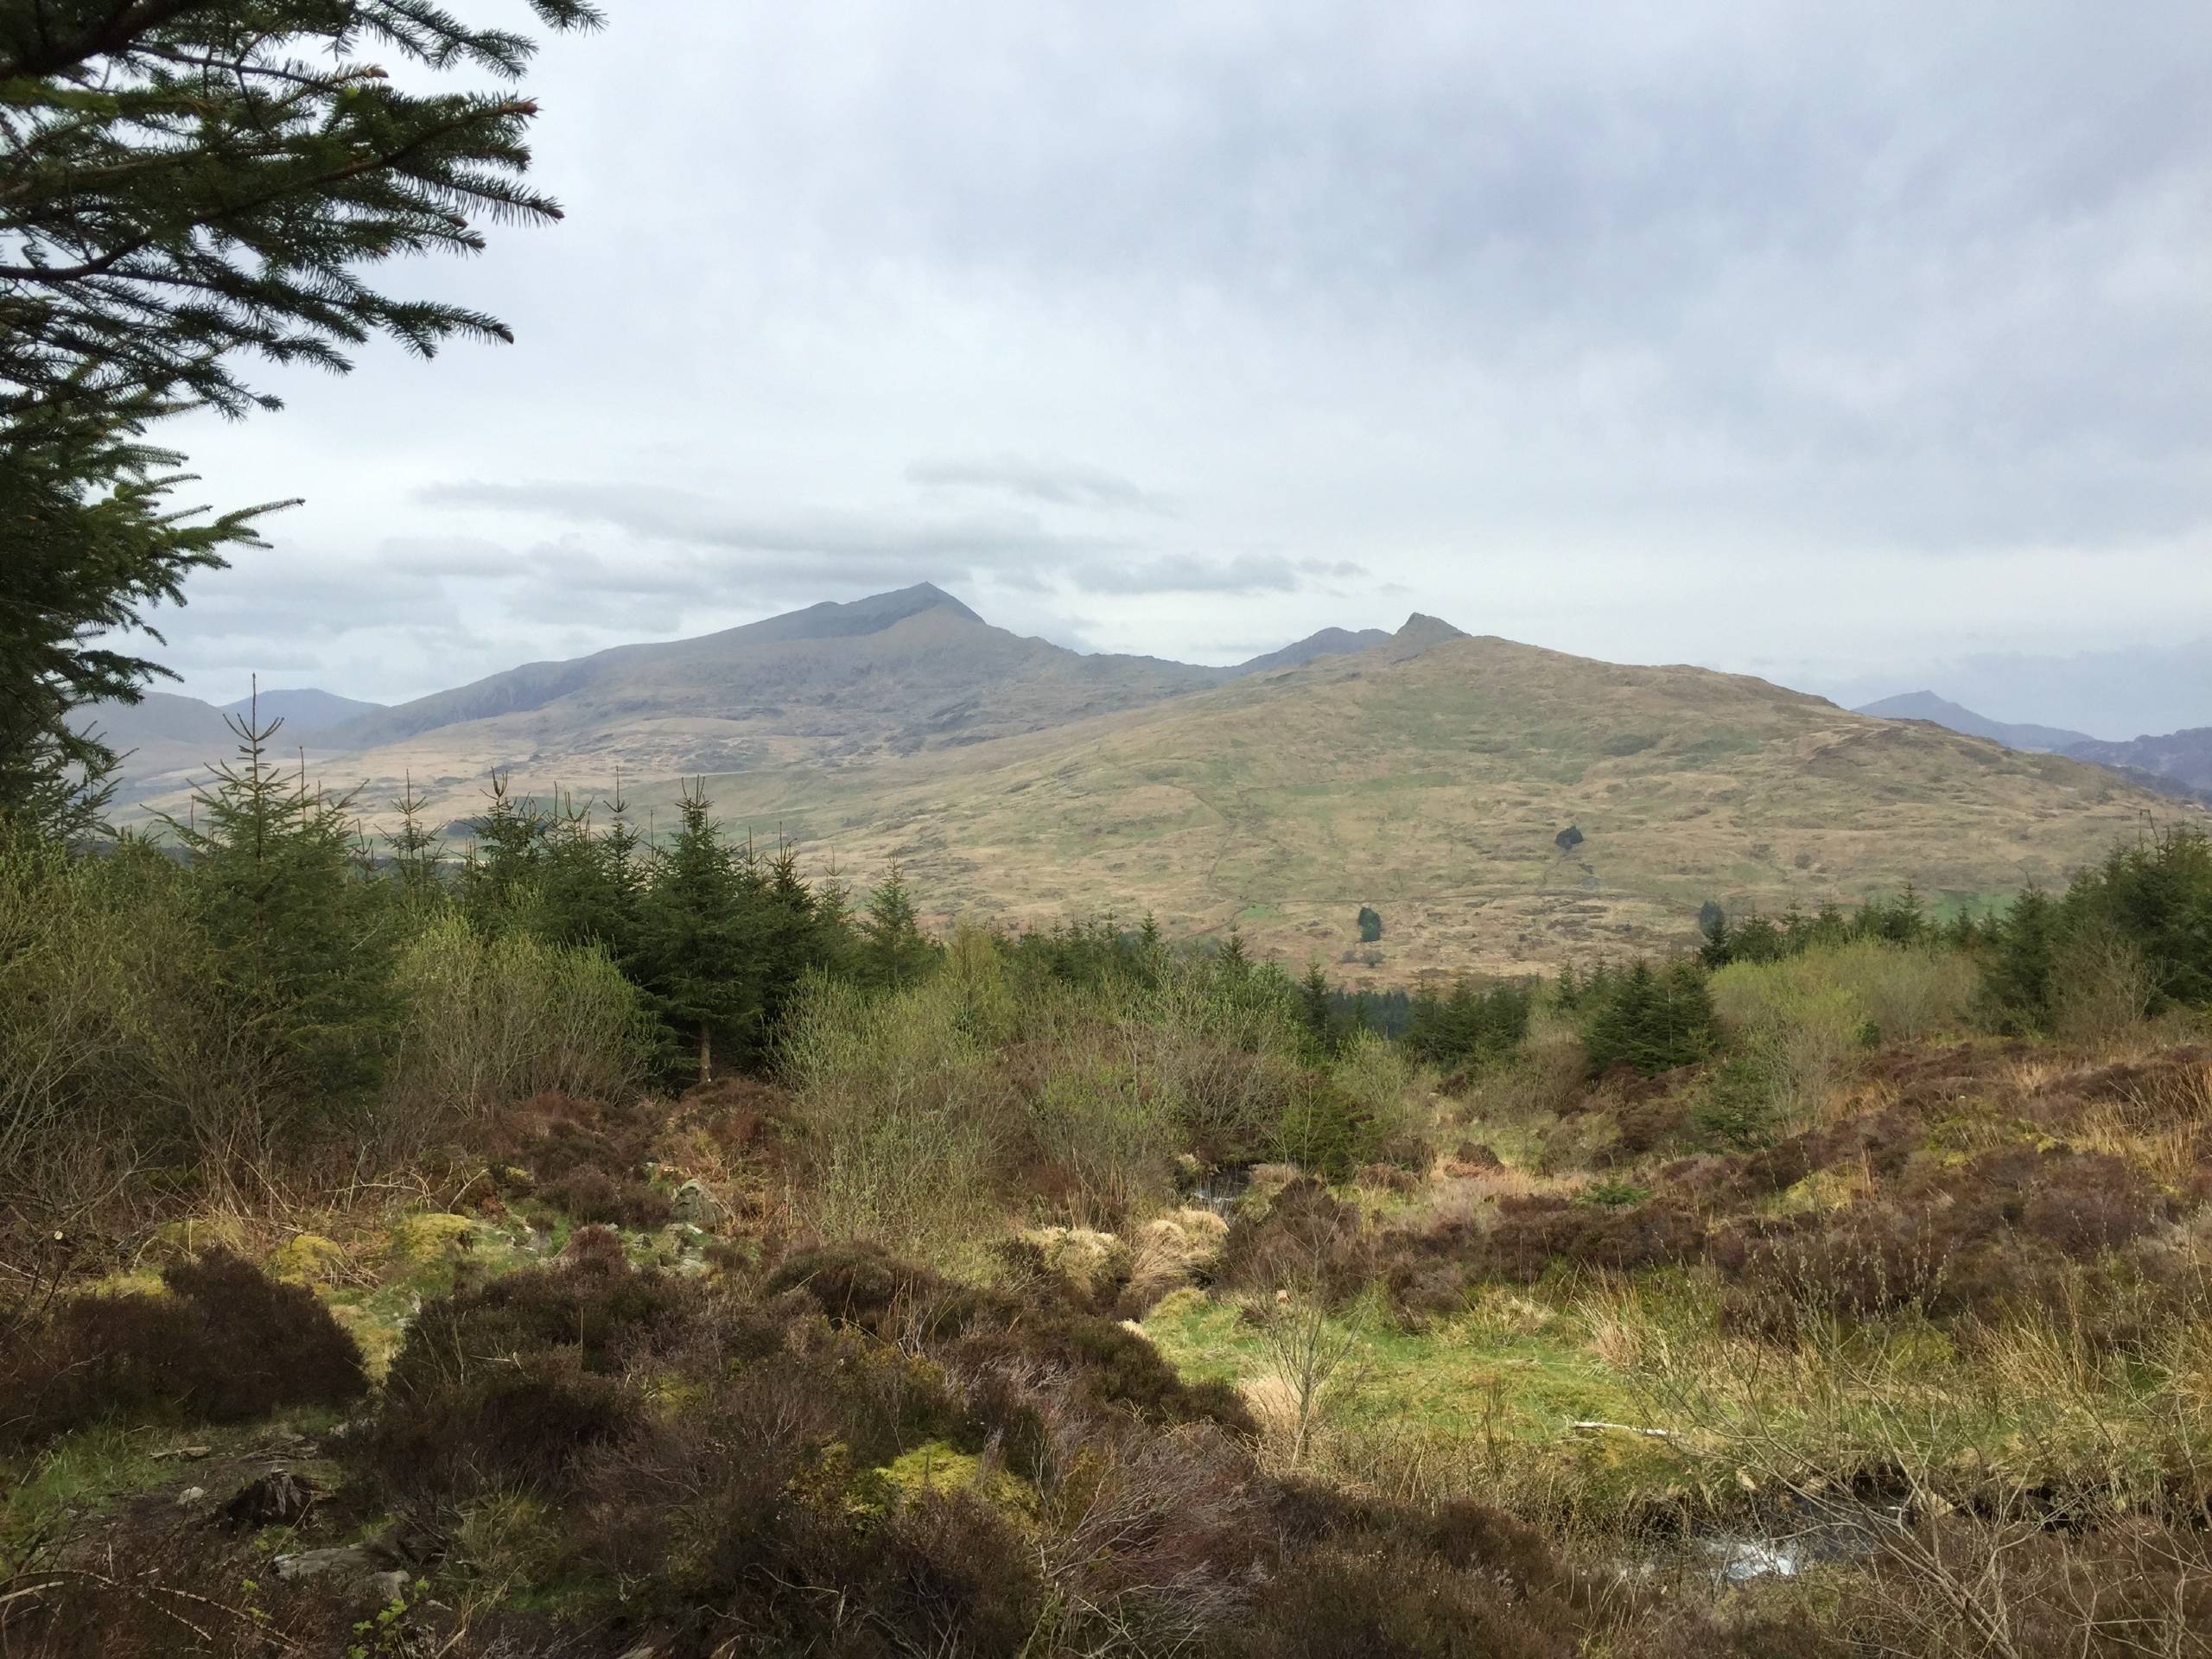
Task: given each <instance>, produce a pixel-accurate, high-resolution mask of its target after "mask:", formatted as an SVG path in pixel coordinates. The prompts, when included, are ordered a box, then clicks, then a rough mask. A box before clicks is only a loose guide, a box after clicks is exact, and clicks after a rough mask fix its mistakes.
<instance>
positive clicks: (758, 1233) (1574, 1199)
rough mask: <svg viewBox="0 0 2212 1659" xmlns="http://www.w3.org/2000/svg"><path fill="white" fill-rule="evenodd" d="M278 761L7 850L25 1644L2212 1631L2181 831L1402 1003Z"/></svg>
mask: <svg viewBox="0 0 2212 1659" xmlns="http://www.w3.org/2000/svg"><path fill="white" fill-rule="evenodd" d="M240 772H241V778H242V779H243V780H244V781H238V780H234V781H233V783H232V785H230V786H229V788H228V791H227V792H225V791H218V792H217V793H216V794H215V795H213V796H211V797H210V798H209V801H208V803H207V810H206V811H205V812H204V813H202V814H201V815H199V816H197V817H195V819H194V823H193V826H192V829H193V833H194V835H195V836H199V837H200V841H199V842H198V846H197V854H198V855H197V856H196V857H195V858H194V859H192V860H190V861H185V862H179V861H172V860H168V859H166V858H162V857H158V856H156V855H154V854H153V853H152V852H151V851H150V850H149V849H143V848H128V847H126V848H125V849H123V850H122V851H121V852H119V853H118V854H115V855H109V856H105V857H102V858H97V859H71V858H69V857H67V856H65V855H61V854H60V853H59V852H58V851H56V850H55V849H52V848H51V847H45V846H41V845H38V844H35V843H32V842H19V843H18V844H16V846H15V847H14V848H13V849H11V850H10V855H9V856H10V862H9V863H8V866H7V870H8V881H9V884H10V885H9V887H8V889H7V891H8V893H9V897H10V902H9V905H8V906H7V907H6V909H5V912H4V915H5V918H6V922H5V925H6V926H7V927H8V928H9V929H10V933H9V935H8V942H7V946H6V950H5V951H4V954H0V976H8V978H7V986H6V988H7V991H8V993H9V995H7V996H5V997H4V998H0V1009H4V1011H5V1013H4V1015H0V1019H4V1027H5V1041H6V1043H7V1044H8V1045H9V1046H8V1049H7V1052H8V1055H9V1056H10V1060H9V1064H8V1065H7V1066H6V1067H5V1068H4V1069H0V1102H4V1103H5V1108H6V1109H5V1115H4V1116H0V1135H7V1136H9V1137H10V1141H9V1143H8V1144H9V1153H10V1155H9V1158H8V1160H7V1167H8V1168H9V1169H10V1171H11V1172H15V1171H25V1172H36V1185H35V1186H33V1185H28V1184H25V1185H19V1186H17V1187H16V1188H12V1189H11V1192H10V1228H11V1230H10V1233H9V1235H8V1236H9V1241H10V1242H9V1247H8V1249H7V1251H6V1252H5V1261H6V1264H7V1273H6V1279H7V1299H8V1300H7V1303H6V1310H5V1312H4V1313H0V1400H4V1401H5V1402H7V1403H6V1406H5V1408H0V1471H4V1474H5V1478H7V1479H8V1480H9V1482H10V1490H9V1496H8V1498H7V1501H6V1504H5V1507H4V1510H0V1558H4V1559H0V1571H4V1572H5V1573H6V1575H7V1576H6V1579H5V1582H4V1583H3V1584H0V1652H7V1653H18V1652H20V1653H32V1654H74V1653H84V1654H92V1653H99V1654H129V1653H145V1654H156V1653H162V1654H166V1653H175V1652H209V1653H240V1654H243V1653H256V1654H259V1653H287V1652H336V1651H344V1652H354V1653H359V1654H362V1655H364V1656H366V1655H372V1654H418V1653H419V1654H430V1653H441V1654H454V1655H466V1654H480V1655H487V1656H488V1655H493V1654H501V1655H504V1654H576V1655H606V1656H610V1659H611V1656H615V1655H632V1654H640V1655H641V1654H655V1655H661V1654H665V1655H671V1656H673V1655H679V1654H710V1653H721V1654H735V1653H742V1652H765V1653H850V1654H875V1653H884V1654H900V1653H911V1652H928V1653H976V1654H990V1653H1002V1654H1028V1655H1042V1654H1048V1653H1067V1654H1107V1653H1131V1654H1164V1653H1217V1654H1242V1653H1250V1654H1284V1653H1287V1654H1312V1655H1336V1654H1355V1653H1357V1654H1404V1655H1421V1654H1460V1653H1484V1654H1493V1653H1495V1654H1510V1655H1519V1654H1529V1655H1562V1656H1564V1655H1569V1654H1576V1653H1587V1654H1592V1655H1624V1656H1625V1655H1640V1654H1660V1653H1679V1652H1681V1651H1686V1650H1687V1651H1694V1652H1716V1653H1735V1654H1739V1655H1746V1656H1749V1655H1762V1656H1765V1655H1783V1654H1790V1655H1796V1654H1826V1653H1833V1654H1836V1655H1857V1654H1873V1653H1908V1654H1916V1655H1931V1656H1932V1655H1951V1654H1988V1653H1996V1654H2008V1655H2020V1656H2029V1655H2034V1656H2045V1655H2048V1656H2053V1659H2056V1656H2059V1655H2074V1654H2083V1653H2088V1654H2098V1655H2120V1654H2137V1653H2153V1654H2190V1653H2202V1652H2204V1651H2206V1650H2207V1646H2208V1642H2209V1641H2212V1637H2208V1631H2212V1531H2208V1526H2212V1507H2208V1506H2212V1455H2208V1454H2212V1440H2208V1430H2212V1243H2208V1234H2207V1232H2206V1218H2207V1217H2208V1215H2212V1209H2208V1207H2207V1205H2208V1200H2212V1187H2209V1186H2208V1170H2212V1041H2208V1032H2207V1030H2206V1026H2205V1019H2206V1013H2205V1009H2206V1004H2207V1003H2208V1002H2212V991H2208V988H2207V987H2208V982H2207V980H2206V979H2205V978H2204V977H2203V976H2204V975H2205V974H2206V972H2207V969H2208V967H2212V926H2208V925H2207V923H2208V920H2212V856H2208V849H2207V848H2206V845H2205V843H2204V842H2203V841H2202V839H2201V838H2198V837H2196V836H2190V835H2189V834H2186V833H2181V834H2176V835H2173V836H2167V837H2164V838H2153V839H2151V840H2147V841H2145V842H2139V843H2136V844H2133V845H2130V846H2128V847H2126V848H2124V849H2120V851H2118V852H2116V853H2115V854H2114V855H2113V857H2112V858H2111V859H2110V860H2109V861H2107V862H2106V863H2105V864H2104V865H2102V866H2101V867H2099V868H2097V869H2095V870H2093V871H2091V872H2088V873H2087V874H2084V875H2083V876H2082V878H2081V879H2079V880H2077V881H2076V882H2075V883H2074V884H2073V886H2072V887H2070V888H2069V890H2068V891H2067V892H2066V893H2063V894H2060V895H2056V896H2045V895H2040V894H2034V893H2031V894H2030V895H2028V896H2027V897H2025V898H2024V899H2022V900H2020V901H2019V902H2018V903H2017V904H2015V905H2014V906H2011V907H2010V908H2009V909H2008V910H2006V911H2005V912H2002V913H2000V914H1998V915H1996V916H1995V917H1993V918H1982V919H1977V920H1968V921H1961V920H1960V919H1958V918H1952V919H1950V920H1948V921H1947V922H1945V923H1943V924H1942V925H1938V924H1937V923H1936V921H1935V920H1934V919H1932V918H1929V916H1927V915H1926V914H1924V913H1923V911H1922V910H1921V908H1920V906H1918V905H1917V903H1916V901H1915V900H1914V899H1912V898H1911V897H1910V895H1909V894H1908V895H1905V896H1904V897H1901V898H1900V899H1897V900H1895V901H1892V902H1889V903H1885V904H1881V905H1875V906H1868V907H1866V909H1864V910H1862V911H1860V912H1857V913H1855V914H1853V915H1849V916H1846V915H1841V914H1829V915H1825V916H1812V917H1796V918H1793V917H1784V918H1779V919H1777V920H1775V921H1772V922H1767V921H1762V920H1759V919H1758V918H1740V919H1738V920H1735V921H1731V920H1730V919H1729V918H1726V917H1722V916H1719V915H1718V914H1717V913H1716V912H1708V914H1707V918H1706V932H1707V949H1706V950H1705V951H1704V953H1703V956H1702V957H1701V958H1700V959H1695V960H1688V961H1684V962H1679V963H1667V964H1662V963H1626V964H1611V965H1607V966H1605V967H1604V968H1603V969H1599V970H1598V971H1595V972H1591V973H1584V974H1580V975H1567V976H1562V977H1561V978H1560V979H1558V980H1554V981H1552V982H1534V983H1524V982H1504V983H1492V984H1473V983H1470V984H1467V985H1465V986H1462V987H1459V988H1453V989H1452V990H1449V991H1440V992H1428V993H1424V994H1422V995H1419V996H1416V997H1414V999H1412V1001H1410V1002H1409V1003H1408V1004H1407V1005H1406V1006H1405V1007H1404V1008H1403V1010H1402V1012H1403V1020H1402V1024H1403V1027H1404V1030H1403V1034H1402V1036H1400V1037H1396V1038H1391V1037H1386V1036H1384V1035H1383V1034H1382V1033H1380V1032H1379V1031H1376V1030H1375V1029H1372V1028H1370V1027H1369V1026H1367V1025H1366V1024H1364V1023H1363V1021H1362V1020H1360V1019H1358V1018H1357V1017H1355V1013H1354V1010H1355V1007H1356V1005H1354V1004H1350V1003H1347V1001H1345V1000H1344V998H1342V997H1340V996H1338V995H1334V994H1333V992H1332V987H1330V985H1329V984H1328V982H1327V981H1326V978H1325V976H1323V975H1320V974H1314V975H1311V976H1308V977H1307V979H1306V981H1305V982H1302V983H1301V982H1298V981H1295V980H1294V979H1292V978H1291V977H1290V976H1286V975H1285V974H1283V973H1282V972H1281V970H1280V969H1277V968H1275V967H1274V966H1273V965H1271V964H1268V963H1257V962H1254V961H1252V960H1249V958H1248V957H1246V956H1245V954H1244V953H1243V951H1242V950H1241V949H1238V948H1236V947H1235V946H1234V944H1232V946H1231V948H1230V949H1228V950H1214V951H1207V952H1199V953H1193V952H1189V951H1185V950H1177V949H1174V948H1172V947H1171V946H1170V945H1169V944H1167V943H1166V941H1163V940H1161V939H1160V938H1157V937H1155V936H1154V935H1152V934H1151V933H1150V932H1149V931H1146V932H1123V931H1116V930H1115V929H1113V928H1110V927H1106V926H1099V925H1084V926H1078V927H1074V928H1068V929H1062V930H1059V931H1055V932H1052V933H1050V934H1041V935H1032V936H1027V937H1024V938H1007V937H1001V936H995V935H991V934H988V933H983V932H980V931H965V932H962V933H960V934H958V935H957V936H956V937H955V938H952V939H951V940H950V941H949V942H947V943H946V944H943V945H933V944H930V943H928V942H926V941H925V940H923V939H922V938H921V937H920V936H919V934H918V932H916V931H914V930H913V927H912V913H911V903H910V901H908V900H907V899H906V898H905V895H904V894H903V892H901V891H899V890H897V889H895V888H894V889H893V890H891V891H889V892H879V893H877V894H875V895H874V896H873V901H872V903H871V906H870V907H869V910H868V912H866V913H865V914H864V915H863V916H862V917H861V918H858V919H851V918H848V917H847V915H846V913H845V906H844V904H843V901H842V897H841V896H839V895H837V894H836V890H835V889H834V887H830V888H828V890H827V891H826V892H825V891H824V890H823V889H822V888H817V887H814V886H810V884H808V883H806V882H805V881H804V880H800V879H799V877H798V872H797V871H796V870H795V869H794V868H792V867H791V865H790V863H789V861H783V862H782V863H781V864H780V866H779V864H777V863H775V862H770V863H769V864H767V865H766V867H765V868H764V867H763V866H762V865H761V864H760V862H758V861H750V860H748V859H747V857H746V856H745V855H744V854H743V852H742V850H741V849H733V848H731V847H729V846H728V844H727V843H726V842H724V841H723V840H722V839H721V837H720V836H718V835H717V834H716V833H715V832H714V830H713V829H712V826H711V824H709V823H708V822H707V821H706V819H705V817H704V815H703V811H702V812H700V813H698V814H697V815H696V816H695V817H692V818H690V819H688V820H687V822H686V823H685V824H684V826H683V830H682V833H681V834H680V835H679V836H677V837H676V838H673V839H672V840H671V842H670V843H669V844H668V845H666V846H664V847H662V848H659V849H646V848H640V847H638V846H636V845H634V844H631V845H625V843H624V842H623V840H622V838H621V837H620V835H619V834H618V835H617V836H615V837H613V840H612V844H611V845H610V844H608V842H609V838H608V837H607V836H605V835H604V834H600V835H592V834H589V833H588V826H584V825H582V823H579V822H578V821H576V820H575V819H573V818H569V819H545V818H541V817H535V816H533V815H531V814H529V813H527V812H524V810H522V809H521V807H520V806H519V805H517V806H514V807H512V808H509V807H507V806H505V805H503V804H495V807H494V813H495V815H496V816H497V817H498V818H499V822H497V823H495V824H494V825H493V830H494V833H493V834H492V835H490V836H487V837H486V841H487V842H488V843H489V845H490V849H491V850H490V851H489V852H488V853H487V854H486V855H485V856H484V857H482V858H480V859H479V860H478V861H475V862H474V863H473V864H470V865H467V866H465V867H455V866H452V865H450V864H442V863H439V862H437V861H434V860H432V859H431V858H429V856H428V854H427V850H426V849H425V847H424V845H423V843H422V842H420V841H419V840H418V841H411V842H405V841H404V842H402V844H400V845H399V846H397V848H394V849H387V855H386V856H385V857H383V858H381V859H380V860H378V861H375V862H374V863H373V864H372V863H369V862H365V861H360V860H359V859H356V858H354V857H353V855H352V854H351V853H350V852H349V850H348V848H347V846H346V843H345V841H344V838H343V837H342V836H339V835H337V834H336V833H335V832H336V830H337V829H338V828H339V825H338V824H337V822H336V821H335V820H334V818H332V817H330V815H329V813H328V812H327V811H326V810H325V809H324V807H323V806H322V805H321V804H318V803H316V802H315V801H314V800H313V799H312V798H308V797H305V796H302V795H300V794H299V793H297V792H296V791H289V790H288V789H287V788H286V787H283V786H280V785H271V786H270V789H269V790H267V791H264V796H265V804H267V808H268V810H266V811H264V812H263V813H262V816H261V817H260V818H258V819H257V818H256V817H254V813H255V811H256V810H257V809H256V808H254V807H253V805H252V802H253V800H254V799H255V798H256V797H255V795H254V792H253V791H254V788H255V787H257V786H256V785H254V784H253V779H254V777H255V775H256V774H255V772H254V767H253V764H252V756H251V753H249V755H248V756H247V758H246V760H245V762H244V763H242V766H241V769H240ZM256 825H258V828H255V827H254V826H256ZM249 848H251V849H258V855H257V857H258V862H257V861H255V860H253V859H250V858H249V857H248V856H247V854H246V852H245V850H243V849H249ZM610 870H611V871H615V872H618V873H619V872H620V871H624V870H634V871H635V878H634V880H632V881H630V882H628V883H620V884H617V885H615V886H613V887H608V886H607V885H606V884H605V881H604V877H605V875H606V873H607V872H608V871H610ZM249 878H254V879H249ZM332 882H335V883H338V884H339V885H338V886H337V887H330V886H329V885H328V884H329V883H332ZM317 884H323V885H321V886H318V885H317ZM302 892H315V893H318V894H319V895H320V896H319V897H318V899H317V900H316V905H317V911H316V914H317V915H319V916H321V917H322V918H325V920H326V922H327V925H325V926H324V927H323V928H322V929H321V931H315V930H314V929H311V928H309V927H307V926H304V925H294V924H292V923H291V922H289V921H286V922H283V923H282V924H281V925H277V926H274V927H273V928H270V929H260V930H257V928H256V927H255V926H254V925H248V924H249V923H250V922H251V920H252V918H257V917H278V916H281V915H282V914H283V906H286V905H287V904H289V903H292V902H295V900H296V895H297V894H298V893H302ZM779 893H781V894H782V897H780V898H779V897H778V896H777V895H778V894H779ZM802 894H803V895H804V899H803V900H802V899H801V897H800V895H802ZM288 895H289V896H288ZM610 895H612V897H611V898H610ZM594 906H596V908H594ZM594 914H595V915H598V916H601V917H602V918H604V917H609V916H611V917H613V918H616V919H615V920H614V921H613V923H602V924H599V925H589V926H587V925H581V924H580V923H579V921H578V919H577V918H579V917H584V916H590V915H594ZM125 916H127V917H129V918H130V925H128V926H124V925H122V923H121V918H124V917H125ZM800 918H804V924H805V925H804V926H801V925H798V921H799V919H800ZM671 938H672V939H676V940H679V941H681V942H682V943H681V944H680V946H677V947H671V946H669V945H667V944H665V943H663V942H664V941H666V940H669V939H671ZM95 946H97V948H93V947H95ZM712 952H720V953H721V954H719V955H718V956H715V955H710V953H712ZM708 961H711V962H712V963H714V964H715V966H714V969H713V971H712V973H711V974H709V973H698V974H694V975H692V976H690V977H688V978H687V977H685V976H683V974H682V973H681V972H679V971H678V969H679V968H681V967H682V966H683V964H686V963H701V962H708ZM64 969H66V970H67V971H63V970H64ZM717 996H719V997H720V998H721V1001H715V998H716V997H717ZM1393 1023H1394V1024H1395V1023H1399V1022H1398V1021H1397V1020H1395V1019H1394V1020H1393ZM245 1103H250V1104H251V1109H250V1110H248V1109H246V1104H245ZM86 1115H90V1116H89V1118H87V1116H86Z"/></svg>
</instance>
